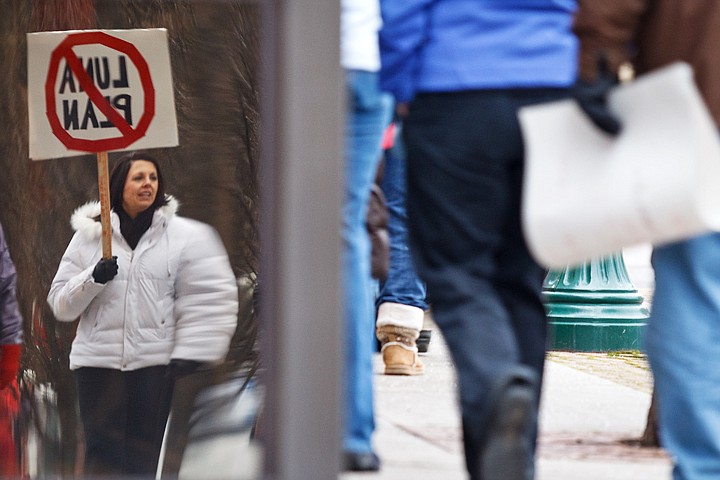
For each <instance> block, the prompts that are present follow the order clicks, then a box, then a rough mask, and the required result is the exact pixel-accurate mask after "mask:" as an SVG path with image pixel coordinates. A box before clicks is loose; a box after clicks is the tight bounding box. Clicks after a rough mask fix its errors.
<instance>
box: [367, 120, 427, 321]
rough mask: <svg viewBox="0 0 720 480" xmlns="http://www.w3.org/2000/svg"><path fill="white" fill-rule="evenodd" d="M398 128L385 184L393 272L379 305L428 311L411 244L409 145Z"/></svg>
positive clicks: (388, 157)
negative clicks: (406, 147) (407, 186)
mask: <svg viewBox="0 0 720 480" xmlns="http://www.w3.org/2000/svg"><path fill="white" fill-rule="evenodd" d="M398 127H399V128H398V133H397V135H396V138H395V143H394V145H393V147H392V148H390V149H389V150H387V151H386V152H385V168H384V170H383V179H382V184H381V188H382V190H383V193H384V194H385V200H386V204H387V208H388V214H389V221H388V232H389V234H390V270H389V271H388V277H387V279H386V280H385V281H384V282H381V284H380V292H379V294H378V297H377V299H376V301H375V304H376V306H380V305H381V304H382V303H385V302H392V303H400V304H403V305H409V306H412V307H418V308H421V309H423V310H427V303H426V302H425V284H424V283H423V282H422V281H421V280H420V278H419V277H418V276H417V274H416V273H415V268H414V267H413V264H412V258H411V256H410V247H409V244H408V230H407V211H406V207H405V203H406V191H407V188H406V183H407V178H406V159H405V145H404V143H403V141H402V136H401V133H400V129H401V128H402V127H401V126H400V124H398Z"/></svg>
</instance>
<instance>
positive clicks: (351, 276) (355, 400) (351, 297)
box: [342, 71, 392, 453]
mask: <svg viewBox="0 0 720 480" xmlns="http://www.w3.org/2000/svg"><path fill="white" fill-rule="evenodd" d="M346 82H347V89H348V101H349V108H348V115H347V124H346V134H345V136H346V146H345V151H346V155H345V202H344V205H343V215H342V216H343V228H342V236H343V242H344V248H343V258H342V279H343V314H344V318H345V342H344V345H345V387H346V388H345V426H344V428H345V430H344V449H345V450H346V451H349V452H355V453H369V452H371V451H372V443H371V437H372V433H373V431H374V429H375V424H374V411H373V385H372V379H373V368H372V354H373V351H374V348H375V343H374V342H375V341H374V325H375V316H374V309H373V295H372V293H373V292H372V287H371V278H370V240H369V237H368V233H367V229H366V226H365V217H366V214H367V208H368V201H369V195H370V186H371V185H372V182H373V180H374V178H375V172H376V169H377V165H378V161H379V158H380V141H381V138H382V132H383V129H384V127H385V125H386V124H387V123H389V121H390V113H391V110H392V99H391V98H390V96H388V95H385V94H382V93H381V92H380V90H379V88H378V77H377V74H376V73H372V72H363V71H346Z"/></svg>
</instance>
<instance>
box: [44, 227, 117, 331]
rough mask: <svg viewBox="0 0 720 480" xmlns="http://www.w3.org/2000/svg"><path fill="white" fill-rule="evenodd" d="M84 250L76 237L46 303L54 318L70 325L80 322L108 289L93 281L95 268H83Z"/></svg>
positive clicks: (51, 287) (91, 266) (71, 242)
mask: <svg viewBox="0 0 720 480" xmlns="http://www.w3.org/2000/svg"><path fill="white" fill-rule="evenodd" d="M83 248H85V247H83V243H82V242H81V240H80V236H79V234H77V233H76V234H75V236H74V237H73V238H72V240H71V241H70V245H68V248H67V250H65V254H64V255H63V257H62V259H61V260H60V266H59V267H58V271H57V273H56V274H55V278H54V279H53V281H52V284H51V285H50V292H49V293H48V297H47V301H48V304H49V305H50V308H51V309H52V311H53V314H54V315H55V318H56V319H58V320H61V321H66V322H71V321H73V320H75V319H77V318H78V317H79V316H80V315H81V314H82V312H83V311H85V309H86V308H87V307H88V305H90V302H91V301H92V300H93V298H95V296H96V295H97V294H98V293H100V292H101V291H102V289H103V288H105V285H102V284H99V283H95V281H94V280H93V277H92V272H93V269H94V268H95V265H90V266H86V265H84V263H83V260H82V255H81V253H82V249H83Z"/></svg>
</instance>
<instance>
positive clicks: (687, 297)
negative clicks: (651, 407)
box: [646, 233, 720, 480]
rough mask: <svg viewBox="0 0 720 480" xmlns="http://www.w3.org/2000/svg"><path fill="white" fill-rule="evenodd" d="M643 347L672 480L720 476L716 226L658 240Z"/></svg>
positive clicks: (719, 245) (719, 247) (719, 248)
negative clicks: (665, 242)
mask: <svg viewBox="0 0 720 480" xmlns="http://www.w3.org/2000/svg"><path fill="white" fill-rule="evenodd" d="M652 265H653V268H654V269H655V293H654V295H653V305H652V311H651V316H650V319H649V321H648V327H647V333H646V342H647V343H646V348H647V353H648V358H649V360H650V365H651V367H652V372H653V375H654V378H655V393H656V395H657V402H658V403H657V405H658V426H659V431H660V441H661V444H662V445H663V447H664V448H665V449H667V450H668V451H669V452H670V454H671V455H672V456H673V457H675V469H674V471H673V478H674V479H675V480H710V479H718V478H720V234H717V233H713V234H708V235H703V236H699V237H696V238H693V239H690V240H686V241H682V242H677V243H673V244H669V245H665V246H662V247H656V248H655V249H654V251H653V255H652Z"/></svg>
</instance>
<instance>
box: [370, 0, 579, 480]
mask: <svg viewBox="0 0 720 480" xmlns="http://www.w3.org/2000/svg"><path fill="white" fill-rule="evenodd" d="M574 10H575V2H574V1H572V0H522V1H521V0H515V1H508V0H495V1H484V2H478V1H474V0H433V1H431V0H403V1H401V2H399V1H393V0H387V1H385V0H383V1H381V13H382V18H383V28H382V30H381V32H380V48H381V60H382V69H381V73H380V76H381V87H382V88H384V89H385V90H387V91H389V92H390V93H392V94H393V95H394V96H395V100H396V101H397V102H398V104H399V105H398V112H399V113H401V114H404V115H405V120H404V130H403V137H404V140H405V144H406V147H407V162H408V164H407V169H408V197H407V208H408V223H409V235H410V244H411V252H412V255H413V260H414V263H415V266H416V269H417V272H418V274H419V275H420V277H421V278H422V279H423V280H424V281H425V282H426V284H427V299H428V302H429V303H430V304H432V306H433V317H434V320H435V322H436V323H437V325H438V326H439V328H440V329H441V331H442V334H443V336H444V338H445V340H446V342H447V344H448V347H449V349H450V352H451V354H452V358H453V361H454V363H455V366H456V369H457V374H458V386H459V400H460V407H461V414H462V426H463V440H464V449H465V459H466V466H467V469H468V472H469V473H470V478H471V479H473V480H517V479H523V480H527V479H531V478H533V476H534V451H535V442H536V436H537V413H538V405H539V396H540V387H541V380H542V372H543V364H544V356H545V346H546V317H545V311H544V308H543V303H542V299H541V291H542V281H543V278H544V275H545V272H544V270H543V269H542V268H541V267H540V266H539V265H538V264H537V263H536V262H535V260H534V259H533V258H532V257H531V255H530V253H529V252H528V248H527V245H526V243H525V240H524V238H523V233H522V230H521V223H520V197H521V187H522V181H523V167H524V147H523V139H522V135H521V130H520V125H519V123H518V119H517V112H518V109H519V108H521V107H523V106H525V105H531V104H536V103H540V102H546V101H551V100H556V99H560V98H564V97H566V96H569V92H570V88H569V87H571V86H572V85H573V83H574V82H575V78H576V64H577V40H576V38H575V37H574V35H573V32H572V21H573V14H574Z"/></svg>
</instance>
